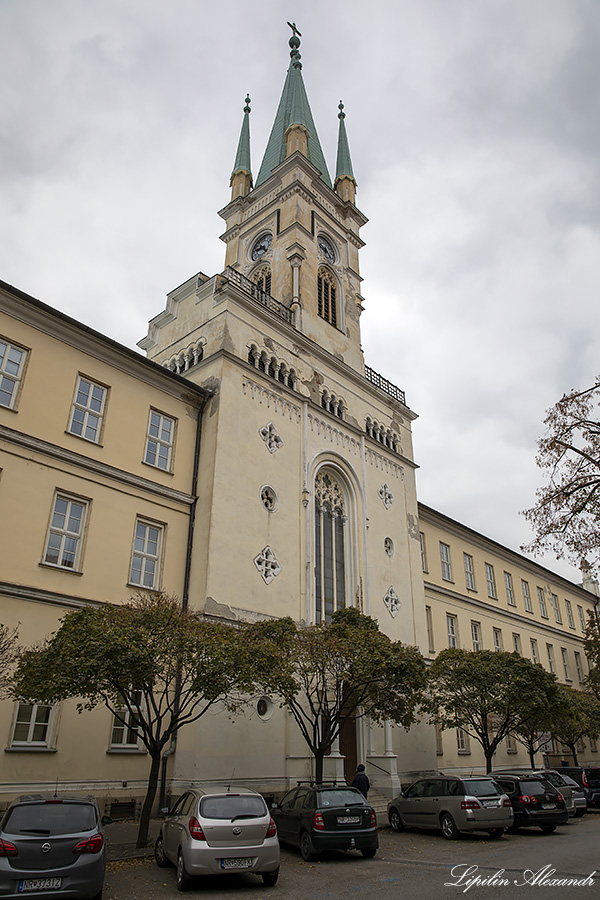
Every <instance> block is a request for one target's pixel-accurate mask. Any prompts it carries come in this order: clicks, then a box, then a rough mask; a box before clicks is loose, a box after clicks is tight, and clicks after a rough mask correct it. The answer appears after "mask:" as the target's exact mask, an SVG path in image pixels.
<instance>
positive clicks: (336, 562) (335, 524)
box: [315, 470, 347, 622]
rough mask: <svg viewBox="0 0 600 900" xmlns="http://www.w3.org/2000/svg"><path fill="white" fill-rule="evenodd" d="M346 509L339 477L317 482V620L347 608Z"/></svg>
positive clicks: (325, 476) (326, 476)
mask: <svg viewBox="0 0 600 900" xmlns="http://www.w3.org/2000/svg"><path fill="white" fill-rule="evenodd" d="M346 522H347V517H346V509H345V500H344V494H343V492H342V489H341V487H340V485H339V483H338V481H337V480H336V478H335V476H334V475H332V474H331V472H328V471H326V470H321V471H320V472H319V473H318V475H317V477H316V479H315V621H316V622H323V621H325V622H328V621H329V620H330V619H331V616H332V615H333V613H334V612H335V610H337V609H343V608H344V607H345V606H346V562H345V555H346V548H345V544H346Z"/></svg>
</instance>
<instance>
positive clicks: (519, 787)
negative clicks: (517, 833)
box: [492, 772, 569, 833]
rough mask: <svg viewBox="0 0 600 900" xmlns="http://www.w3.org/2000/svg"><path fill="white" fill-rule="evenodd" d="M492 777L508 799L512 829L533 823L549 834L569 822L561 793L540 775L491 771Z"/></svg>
mask: <svg viewBox="0 0 600 900" xmlns="http://www.w3.org/2000/svg"><path fill="white" fill-rule="evenodd" d="M492 777H493V779H494V781H495V782H496V783H497V784H498V785H499V787H500V788H501V790H503V791H504V792H505V793H506V794H507V795H508V796H509V798H510V802H511V803H512V808H513V812H514V815H515V820H514V823H513V825H512V828H513V829H514V830H516V829H517V828H527V827H532V826H534V825H537V826H538V827H539V828H541V829H542V831H544V832H547V833H549V832H551V831H555V830H556V827H557V825H564V824H565V823H566V822H568V821H569V811H568V809H567V806H566V803H565V800H564V797H563V795H562V794H561V793H560V792H559V791H557V790H556V788H555V787H553V786H552V785H551V784H550V782H549V781H547V780H546V778H544V777H543V776H541V775H537V774H527V773H523V774H504V773H498V772H492Z"/></svg>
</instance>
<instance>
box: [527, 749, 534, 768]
mask: <svg viewBox="0 0 600 900" xmlns="http://www.w3.org/2000/svg"><path fill="white" fill-rule="evenodd" d="M528 749H529V762H530V763H531V768H532V769H535V762H534V759H533V758H534V756H535V750H534V749H533V744H530V745H529V748H528Z"/></svg>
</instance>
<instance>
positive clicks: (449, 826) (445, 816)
mask: <svg viewBox="0 0 600 900" xmlns="http://www.w3.org/2000/svg"><path fill="white" fill-rule="evenodd" d="M440 828H441V829H442V834H443V835H444V837H445V838H446V840H447V841H455V840H456V839H457V837H458V835H459V833H460V832H459V830H458V828H457V827H456V822H455V821H454V819H453V818H452V816H451V815H450V813H442V815H441V817H440Z"/></svg>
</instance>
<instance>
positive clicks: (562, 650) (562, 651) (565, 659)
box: [560, 647, 571, 681]
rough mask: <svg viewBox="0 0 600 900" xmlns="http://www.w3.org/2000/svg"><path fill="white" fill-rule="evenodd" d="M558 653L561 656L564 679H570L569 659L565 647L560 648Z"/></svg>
mask: <svg viewBox="0 0 600 900" xmlns="http://www.w3.org/2000/svg"><path fill="white" fill-rule="evenodd" d="M560 655H561V656H562V664H563V669H564V671H565V681H570V680H571V676H570V675H569V659H568V656H567V651H566V648H565V647H561V648H560Z"/></svg>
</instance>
